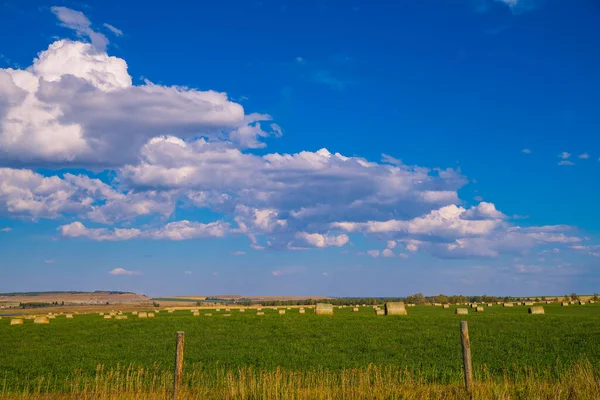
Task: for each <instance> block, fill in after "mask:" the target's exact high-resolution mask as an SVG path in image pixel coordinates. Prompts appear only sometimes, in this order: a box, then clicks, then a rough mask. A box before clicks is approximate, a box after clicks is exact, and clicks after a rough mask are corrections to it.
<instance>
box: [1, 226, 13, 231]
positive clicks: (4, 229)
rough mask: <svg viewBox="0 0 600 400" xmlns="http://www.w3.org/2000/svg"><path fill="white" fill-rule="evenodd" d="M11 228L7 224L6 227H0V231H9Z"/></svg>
mask: <svg viewBox="0 0 600 400" xmlns="http://www.w3.org/2000/svg"><path fill="white" fill-rule="evenodd" d="M11 231H12V228H9V227H8V226H7V227H6V228H1V229H0V232H11Z"/></svg>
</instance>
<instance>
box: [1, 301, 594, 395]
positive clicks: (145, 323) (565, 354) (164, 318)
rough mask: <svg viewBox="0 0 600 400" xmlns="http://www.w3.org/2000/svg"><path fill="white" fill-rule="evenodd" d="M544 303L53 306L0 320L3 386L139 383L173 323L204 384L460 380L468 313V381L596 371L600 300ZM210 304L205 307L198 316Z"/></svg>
mask: <svg viewBox="0 0 600 400" xmlns="http://www.w3.org/2000/svg"><path fill="white" fill-rule="evenodd" d="M544 308H545V309H546V314H544V315H528V314H527V307H525V306H516V307H513V308H503V307H501V306H498V305H494V306H493V307H485V312H483V313H475V312H473V311H474V310H471V309H470V310H469V314H468V315H455V314H454V309H455V307H454V306H453V307H451V308H450V309H442V308H441V307H433V306H417V307H411V308H409V315H408V316H402V317H392V316H376V315H375V314H374V313H373V310H372V308H370V307H360V311H359V312H356V313H355V312H352V308H343V309H339V308H336V309H335V315H334V316H333V317H322V316H316V315H314V314H313V313H312V312H307V313H306V314H304V315H302V314H299V313H298V311H297V309H292V310H287V312H286V314H284V315H279V314H278V312H277V311H275V310H272V309H263V311H264V312H265V315H264V316H257V315H256V310H255V309H247V310H246V312H245V313H241V312H239V311H238V310H236V309H232V310H231V316H230V317H223V316H222V315H220V314H223V309H222V310H221V312H216V311H215V310H214V309H213V310H207V309H203V310H201V312H200V316H199V317H193V316H192V315H191V313H190V312H189V311H183V310H181V311H176V312H175V313H172V314H170V313H166V312H165V311H162V312H161V313H159V314H157V316H156V318H155V319H154V320H144V319H138V318H136V317H135V316H131V315H130V316H129V319H127V320H113V319H111V320H104V319H103V318H102V317H100V316H98V315H97V314H94V315H91V314H90V315H81V314H80V315H75V318H74V319H66V318H65V317H64V316H63V317H61V316H59V317H57V318H56V319H54V320H52V321H51V323H50V324H49V325H44V326H41V325H34V324H33V323H32V322H31V321H25V324H24V325H22V326H9V319H8V318H4V319H2V320H0V343H1V345H0V373H1V374H2V375H1V376H0V393H5V394H6V393H19V392H23V391H28V390H36V389H35V388H36V387H38V389H37V390H40V391H42V392H43V391H50V392H62V391H68V390H70V389H69V387H68V386H69V385H72V380H73V379H74V378H73V377H74V376H76V377H77V380H78V381H79V382H94V379H95V378H97V377H98V374H99V371H104V372H105V371H116V370H120V371H121V373H122V374H125V371H130V373H131V372H132V371H137V372H136V373H140V372H139V371H145V372H144V374H147V375H148V376H146V375H144V376H145V378H144V379H141V378H140V377H139V376H138V378H136V379H138V381H139V382H141V383H139V384H140V385H142V386H144V385H150V383H148V382H150V381H152V379H150V376H155V378H153V379H154V381H153V382H155V383H156V380H157V379H158V380H160V379H163V378H156V376H158V377H161V376H163V377H164V376H168V375H169V374H170V373H171V370H172V363H173V355H174V351H175V342H174V337H175V332H176V331H185V335H186V338H185V340H186V344H185V373H186V374H188V379H189V377H190V376H195V377H196V378H194V379H195V380H196V381H197V380H202V382H205V383H206V382H209V383H210V385H209V386H211V385H212V386H211V387H217V386H218V381H222V380H223V379H224V377H226V376H227V374H229V373H233V374H236V376H238V378H239V374H247V373H249V374H250V375H252V376H254V377H255V378H256V376H255V375H254V374H257V373H258V372H257V371H259V372H260V373H262V374H275V373H276V372H277V371H286V372H288V373H300V372H301V373H302V374H320V375H319V376H321V377H322V376H324V374H325V375H327V374H331V380H332V381H335V379H338V378H339V377H341V376H343V375H344V374H349V373H351V371H355V373H358V372H356V371H363V373H367V372H365V371H369V370H370V371H373V370H372V369H373V368H381V370H380V372H379V374H380V375H381V374H384V375H385V374H388V376H389V379H395V380H398V379H399V378H398V376H399V375H398V374H405V375H406V376H407V377H411V379H417V382H419V384H427V385H445V387H446V388H457V387H459V386H460V382H461V380H462V368H461V365H462V364H461V362H462V361H461V360H462V359H461V347H460V346H461V345H460V340H459V330H458V327H459V321H460V320H467V321H468V322H469V329H470V335H471V345H472V349H473V364H474V369H475V379H476V380H479V381H482V380H486V381H496V382H500V381H502V380H505V379H509V380H511V381H519V380H520V379H525V377H526V376H528V374H530V375H531V374H534V375H535V379H536V380H539V381H544V382H558V381H560V380H561V379H563V378H564V376H566V375H565V374H568V373H570V372H569V371H571V369H572V368H575V367H577V366H581V365H584V366H585V365H588V366H589V369H590V370H592V366H595V367H596V371H597V367H598V366H599V365H600V346H598V343H600V305H598V304H587V305H585V306H579V305H571V306H569V307H560V305H558V304H552V305H544ZM208 312H210V313H212V314H213V315H212V316H206V315H204V314H206V313H208ZM587 363H590V364H587ZM99 366H101V367H99ZM248 368H250V370H248ZM249 371H254V372H252V373H250V372H249ZM386 371H387V372H386ZM284 375H285V374H284ZM336 377H337V378H336ZM394 377H395V378H394ZM42 378H43V382H44V384H43V385H41V386H40V379H42ZM164 379H166V378H164ZM248 379H250V378H248ZM257 379H258V378H257ZM407 379H408V378H407ZM69 382H71V383H69ZM143 382H146V383H143ZM206 384H207V385H208V383H206ZM390 384H391V383H390ZM449 390H450V389H449ZM452 390H454V389H452Z"/></svg>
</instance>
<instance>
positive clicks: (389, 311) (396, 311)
mask: <svg viewBox="0 0 600 400" xmlns="http://www.w3.org/2000/svg"><path fill="white" fill-rule="evenodd" d="M384 307H385V315H407V312H406V307H405V306H404V303H403V302H401V301H399V302H394V303H385V306H384Z"/></svg>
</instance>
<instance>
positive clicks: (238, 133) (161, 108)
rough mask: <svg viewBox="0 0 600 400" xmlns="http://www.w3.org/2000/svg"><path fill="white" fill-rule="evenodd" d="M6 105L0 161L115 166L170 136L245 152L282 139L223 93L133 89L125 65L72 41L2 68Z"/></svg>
mask: <svg viewBox="0 0 600 400" xmlns="http://www.w3.org/2000/svg"><path fill="white" fill-rule="evenodd" d="M0 98H1V99H2V100H0V106H2V104H1V103H6V109H5V110H4V112H3V113H1V114H0V162H2V161H3V160H4V161H10V162H12V163H22V164H26V165H31V166H38V165H44V166H47V165H57V166H61V165H83V166H89V167H93V166H109V167H112V166H119V165H122V164H124V163H127V162H130V161H134V160H136V159H137V155H138V152H139V149H140V147H141V146H143V145H144V143H146V142H147V141H148V140H149V139H151V138H152V137H154V136H159V135H162V134H166V133H169V134H171V135H176V136H178V137H180V138H192V137H198V136H206V137H210V138H223V137H224V138H227V139H229V140H230V141H231V142H232V143H235V144H236V145H237V146H240V147H263V146H264V144H263V143H261V142H260V141H259V138H264V137H267V136H269V135H276V136H277V135H281V128H279V126H277V125H276V124H270V125H269V126H267V127H265V126H263V125H261V122H263V123H264V121H267V120H269V119H270V117H269V116H268V115H263V114H256V113H255V114H245V113H244V108H243V107H242V106H241V105H240V104H237V103H234V102H232V101H230V100H229V99H228V98H227V95H226V94H224V93H218V92H215V91H199V90H195V89H192V88H187V87H181V86H161V85H156V84H153V83H152V82H149V81H146V82H145V83H144V84H142V85H133V84H132V79H131V77H130V76H129V74H128V72H127V63H126V62H125V60H123V59H120V58H117V57H113V56H109V55H108V54H106V53H105V52H103V51H101V52H99V51H97V50H96V49H95V48H94V47H93V46H92V45H90V44H88V43H82V42H73V41H69V40H59V41H56V42H54V43H52V44H51V45H50V46H49V48H48V49H47V50H46V51H43V52H41V53H40V54H39V55H38V57H37V58H36V59H35V60H34V63H33V65H31V66H30V67H29V68H27V69H24V70H14V69H10V68H8V69H0ZM125 110H126V111H125Z"/></svg>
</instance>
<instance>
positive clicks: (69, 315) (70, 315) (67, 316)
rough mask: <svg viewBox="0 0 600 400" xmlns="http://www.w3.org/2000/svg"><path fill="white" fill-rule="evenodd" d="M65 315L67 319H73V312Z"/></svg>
mask: <svg viewBox="0 0 600 400" xmlns="http://www.w3.org/2000/svg"><path fill="white" fill-rule="evenodd" d="M65 317H66V318H67V319H73V314H65Z"/></svg>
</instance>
